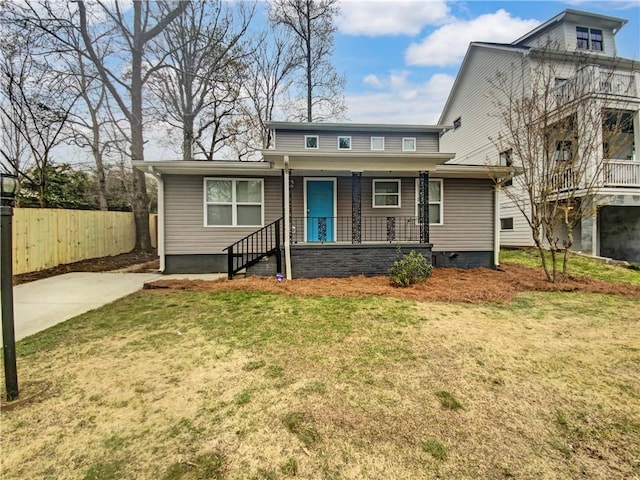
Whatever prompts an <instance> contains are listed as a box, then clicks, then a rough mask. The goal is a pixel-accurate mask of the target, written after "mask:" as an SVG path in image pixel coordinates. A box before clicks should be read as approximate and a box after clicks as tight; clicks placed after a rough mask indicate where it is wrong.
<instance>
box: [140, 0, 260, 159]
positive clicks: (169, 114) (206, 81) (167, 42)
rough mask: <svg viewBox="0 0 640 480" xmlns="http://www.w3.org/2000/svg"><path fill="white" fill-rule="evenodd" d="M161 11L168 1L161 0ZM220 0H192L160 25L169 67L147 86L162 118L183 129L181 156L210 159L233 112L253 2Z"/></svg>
mask: <svg viewBox="0 0 640 480" xmlns="http://www.w3.org/2000/svg"><path fill="white" fill-rule="evenodd" d="M160 5H161V6H162V10H163V11H169V10H170V9H171V8H172V7H171V5H172V3H171V2H168V1H164V2H160ZM247 5H248V4H246V3H244V2H240V3H237V4H230V3H228V2H225V1H222V0H215V1H209V2H207V1H204V0H198V1H194V2H190V3H189V5H188V6H187V8H186V10H185V12H184V14H183V15H181V16H180V17H178V18H177V19H176V20H175V21H174V22H172V23H171V24H169V25H168V26H167V28H166V29H165V30H164V31H163V38H164V42H163V50H164V52H163V53H164V54H166V57H167V59H168V64H169V66H168V68H165V69H163V70H161V71H157V72H156V73H155V74H154V76H153V77H152V81H151V82H150V86H151V87H152V90H153V92H154V93H155V94H156V96H157V97H158V98H159V99H160V100H161V105H160V106H159V108H157V111H158V113H159V117H160V119H161V120H162V121H164V122H167V123H169V124H170V125H171V126H173V127H175V128H178V129H180V130H181V132H182V158H183V160H191V159H193V157H194V154H199V155H202V156H203V157H204V158H206V159H207V160H212V159H213V156H214V154H215V153H216V152H217V151H218V150H219V149H220V148H222V147H223V146H225V145H226V144H228V143H229V141H230V139H231V138H232V137H233V130H232V129H230V128H228V124H229V123H230V122H231V121H232V119H233V118H234V117H235V116H236V115H237V112H238V103H239V101H240V98H239V97H240V88H241V76H240V75H238V72H239V71H240V70H241V69H242V66H243V64H244V62H245V57H246V55H247V53H246V48H245V47H246V45H245V42H244V38H245V36H246V33H247V30H248V28H249V25H250V23H251V19H252V18H253V14H254V9H255V5H251V6H247Z"/></svg>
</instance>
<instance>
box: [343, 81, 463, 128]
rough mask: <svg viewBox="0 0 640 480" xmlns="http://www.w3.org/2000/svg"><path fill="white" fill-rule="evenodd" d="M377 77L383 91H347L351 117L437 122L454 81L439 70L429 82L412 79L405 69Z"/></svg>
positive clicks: (354, 119)
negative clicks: (414, 81) (415, 81)
mask: <svg viewBox="0 0 640 480" xmlns="http://www.w3.org/2000/svg"><path fill="white" fill-rule="evenodd" d="M369 76H370V77H371V76H375V75H369ZM375 77H376V80H378V82H379V86H377V87H376V88H378V89H380V90H382V91H378V92H372V93H363V94H351V95H347V98H346V100H347V106H348V116H349V121H352V122H359V123H405V124H407V123H408V124H414V123H415V124H427V125H431V124H435V123H436V122H437V121H438V117H439V116H440V111H441V110H442V107H443V106H444V103H445V102H446V100H447V96H448V95H449V91H450V90H451V86H452V85H453V81H454V77H452V76H450V75H446V74H443V73H437V74H435V75H433V76H432V77H431V78H430V79H429V80H427V81H426V82H423V83H413V82H411V80H410V78H409V77H410V73H409V72H408V71H406V70H403V71H398V72H392V73H391V74H390V75H389V77H388V78H379V77H377V76H375Z"/></svg>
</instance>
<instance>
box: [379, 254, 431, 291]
mask: <svg viewBox="0 0 640 480" xmlns="http://www.w3.org/2000/svg"><path fill="white" fill-rule="evenodd" d="M432 270H433V267H432V266H431V264H429V262H427V260H426V258H424V256H423V255H422V254H421V253H416V251H415V250H411V251H410V252H409V253H408V254H407V255H405V256H404V257H402V258H400V259H399V260H396V261H395V262H393V267H391V268H390V269H389V275H390V277H391V280H393V283H395V284H396V285H398V286H400V287H408V286H409V285H411V284H413V283H418V282H422V281H424V280H426V279H427V278H429V277H430V276H431V272H432Z"/></svg>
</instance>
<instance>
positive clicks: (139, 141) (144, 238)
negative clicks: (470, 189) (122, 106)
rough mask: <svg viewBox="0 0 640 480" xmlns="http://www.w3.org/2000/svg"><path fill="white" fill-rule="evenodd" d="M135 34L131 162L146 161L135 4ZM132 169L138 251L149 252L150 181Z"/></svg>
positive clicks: (140, 45)
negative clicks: (148, 189)
mask: <svg viewBox="0 0 640 480" xmlns="http://www.w3.org/2000/svg"><path fill="white" fill-rule="evenodd" d="M133 12H134V21H133V25H134V34H133V48H132V52H131V54H132V55H131V117H130V119H129V120H130V124H131V159H132V160H134V161H135V160H140V161H142V160H144V135H143V131H142V53H143V48H144V46H143V38H142V5H141V3H140V2H133ZM132 168H133V198H132V201H131V207H132V208H133V218H134V220H135V224H136V244H135V247H134V249H135V250H136V251H142V252H150V251H152V250H153V247H152V246H151V234H150V233H149V197H148V196H147V181H146V178H145V176H144V173H142V172H141V171H140V170H138V169H136V168H135V167H132Z"/></svg>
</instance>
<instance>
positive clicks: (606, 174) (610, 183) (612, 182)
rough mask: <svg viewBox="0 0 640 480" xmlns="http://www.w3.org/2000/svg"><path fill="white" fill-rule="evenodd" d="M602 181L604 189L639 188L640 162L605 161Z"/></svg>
mask: <svg viewBox="0 0 640 480" xmlns="http://www.w3.org/2000/svg"><path fill="white" fill-rule="evenodd" d="M602 181H603V184H604V185H605V186H606V187H638V188H640V162H638V161H634V160H615V159H611V160H605V161H604V164H603V166H602Z"/></svg>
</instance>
